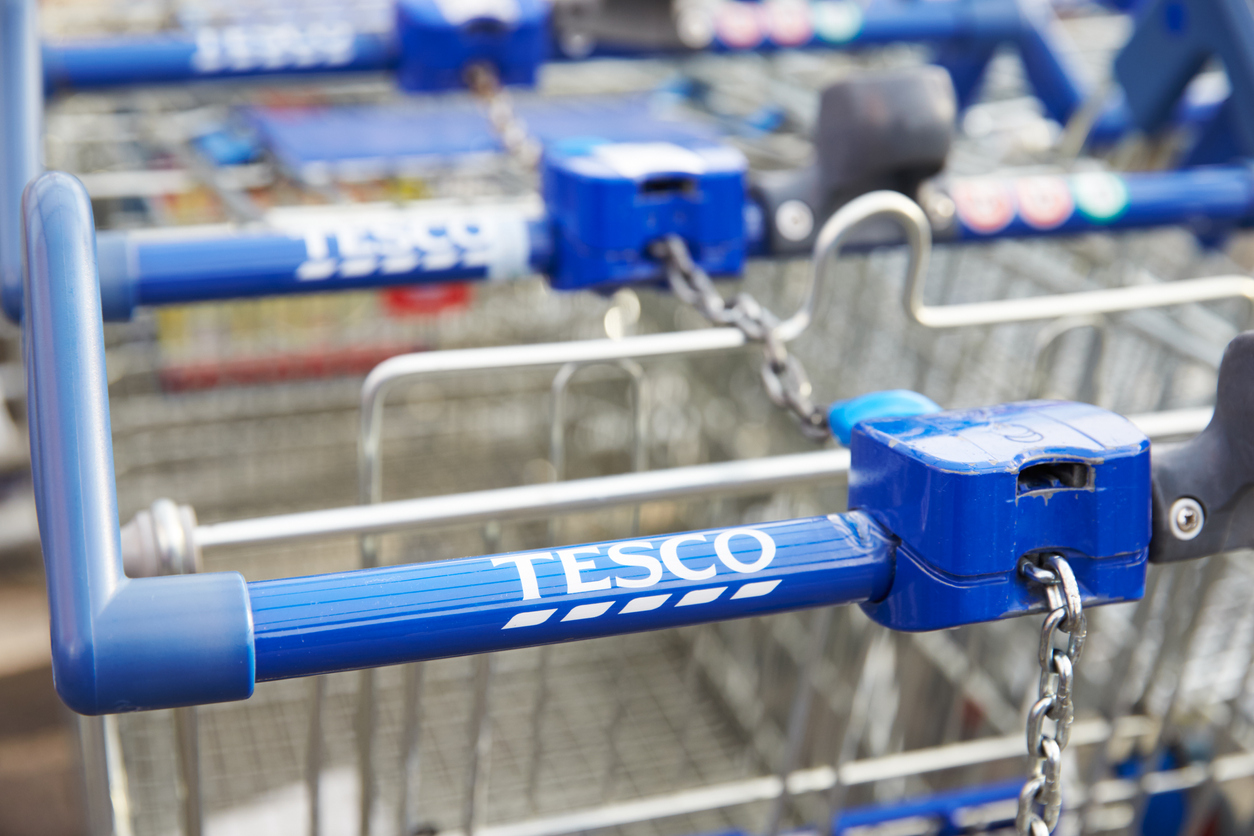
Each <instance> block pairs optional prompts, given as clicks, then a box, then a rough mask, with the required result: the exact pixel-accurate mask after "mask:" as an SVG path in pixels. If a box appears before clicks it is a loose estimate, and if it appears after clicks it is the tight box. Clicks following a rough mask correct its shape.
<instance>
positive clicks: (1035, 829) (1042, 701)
mask: <svg viewBox="0 0 1254 836" xmlns="http://www.w3.org/2000/svg"><path fill="white" fill-rule="evenodd" d="M1019 573H1020V574H1022V575H1023V576H1024V577H1025V578H1027V579H1028V581H1029V582H1030V583H1034V584H1039V585H1040V586H1042V587H1043V588H1044V591H1045V600H1046V602H1047V605H1048V606H1049V614H1048V615H1046V616H1045V623H1044V625H1043V626H1042V627H1041V643H1040V646H1039V647H1038V648H1037V654H1036V655H1037V660H1038V662H1039V663H1040V666H1041V679H1040V686H1039V688H1038V691H1037V693H1038V695H1039V696H1038V699H1037V701H1036V702H1035V703H1034V704H1033V705H1032V708H1031V709H1030V710H1029V711H1028V729H1027V743H1028V756H1029V757H1031V758H1033V759H1034V761H1033V764H1032V771H1031V772H1030V773H1029V774H1028V780H1027V783H1025V784H1024V785H1023V790H1022V791H1020V793H1019V813H1018V815H1016V816H1015V830H1016V831H1017V833H1018V836H1049V834H1050V833H1051V832H1052V831H1053V829H1054V828H1055V827H1056V826H1057V824H1058V817H1059V814H1060V813H1061V811H1062V780H1061V779H1062V752H1063V749H1065V748H1067V741H1068V740H1069V739H1070V738H1071V724H1072V722H1073V721H1074V720H1075V704H1074V701H1073V695H1074V689H1075V666H1076V663H1077V662H1078V661H1079V659H1080V652H1081V651H1082V650H1083V649H1084V638H1085V636H1086V635H1087V634H1088V625H1087V622H1086V620H1085V616H1084V611H1083V609H1082V608H1081V604H1080V588H1079V586H1078V585H1077V584H1076V580H1075V575H1074V574H1073V573H1072V571H1071V566H1070V565H1068V563H1067V561H1066V560H1065V559H1064V558H1063V557H1062V555H1058V554H1051V555H1046V556H1045V557H1044V560H1043V561H1042V562H1041V564H1040V565H1038V564H1037V563H1034V562H1033V561H1032V560H1030V559H1028V558H1024V559H1023V560H1022V561H1021V562H1020V563H1019ZM1059 631H1062V632H1064V633H1067V634H1068V639H1067V648H1066V650H1063V649H1061V648H1057V647H1054V641H1055V636H1057V634H1058V632H1059ZM1046 718H1048V719H1050V720H1053V721H1054V731H1053V734H1052V735H1051V734H1047V733H1046V732H1045V720H1046ZM1038 810H1039V812H1038Z"/></svg>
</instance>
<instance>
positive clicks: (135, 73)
mask: <svg viewBox="0 0 1254 836" xmlns="http://www.w3.org/2000/svg"><path fill="white" fill-rule="evenodd" d="M274 28H275V27H251V28H250V27H235V28H234V29H223V30H204V31H203V32H202V33H201V34H200V36H199V37H197V36H193V35H183V34H169V35H146V36H133V37H119V38H101V39H92V40H82V41H65V42H51V43H46V44H44V47H43V64H44V72H43V79H44V87H45V89H46V90H47V91H49V92H55V91H59V90H90V89H95V88H101V87H117V86H126V85H135V84H169V83H178V82H184V81H193V80H196V79H213V78H245V77H250V76H270V75H287V74H294V73H295V74H299V73H328V72H336V73H338V72H381V71H385V70H390V69H393V68H395V67H396V65H397V62H398V60H399V55H398V52H397V48H396V41H395V38H394V37H392V36H391V35H378V34H372V33H348V34H347V35H346V37H343V38H340V37H333V38H328V37H321V38H320V37H317V36H316V35H315V36H312V37H311V36H310V35H309V33H308V32H307V31H306V32H302V31H301V30H299V29H297V28H296V27H283V28H284V29H285V31H288V32H292V33H294V37H292V38H291V41H290V43H289V42H286V41H282V40H280V41H279V42H278V43H276V42H275V41H276V39H275V38H274V37H273V36H272V33H271V32H270V30H271V29H274ZM340 41H342V42H340Z"/></svg>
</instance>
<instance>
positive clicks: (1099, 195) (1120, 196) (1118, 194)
mask: <svg viewBox="0 0 1254 836" xmlns="http://www.w3.org/2000/svg"><path fill="white" fill-rule="evenodd" d="M1071 194H1072V195H1074V196H1075V205H1076V208H1077V209H1079V210H1080V214H1081V215H1083V216H1084V217H1086V218H1088V219H1089V220H1090V221H1095V222H1097V223H1105V222H1107V221H1113V220H1114V219H1115V218H1117V217H1119V216H1120V215H1122V214H1123V213H1124V210H1126V209H1127V208H1128V187H1127V186H1126V185H1125V184H1124V182H1123V178H1122V177H1119V176H1117V175H1114V174H1107V173H1106V172H1104V171H1092V172H1088V173H1085V174H1076V175H1073V176H1072V178H1071Z"/></svg>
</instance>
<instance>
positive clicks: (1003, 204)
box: [950, 178, 1015, 235]
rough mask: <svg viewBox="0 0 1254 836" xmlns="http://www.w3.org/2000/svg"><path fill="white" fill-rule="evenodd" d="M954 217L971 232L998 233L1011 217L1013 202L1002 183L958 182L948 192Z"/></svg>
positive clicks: (999, 181)
mask: <svg viewBox="0 0 1254 836" xmlns="http://www.w3.org/2000/svg"><path fill="white" fill-rule="evenodd" d="M950 194H951V196H952V197H953V199H954V206H955V208H956V209H957V210H958V217H959V218H960V219H961V220H962V223H963V224H964V225H965V226H967V227H968V228H970V229H971V230H973V231H975V232H979V233H982V234H984V235H992V234H993V233H994V232H1001V231H1002V230H1003V229H1005V228H1006V227H1007V226H1009V225H1010V222H1011V221H1012V220H1014V217H1015V199H1014V194H1013V193H1012V192H1011V190H1010V186H1009V185H1008V184H1007V183H1006V181H1005V180H993V179H989V178H981V179H977V180H960V181H958V182H957V183H955V184H954V186H953V189H952V191H951V192H950Z"/></svg>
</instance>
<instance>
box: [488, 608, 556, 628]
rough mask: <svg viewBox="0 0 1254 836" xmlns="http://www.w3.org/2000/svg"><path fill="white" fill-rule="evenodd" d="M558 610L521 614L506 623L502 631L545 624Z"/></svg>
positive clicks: (533, 611)
mask: <svg viewBox="0 0 1254 836" xmlns="http://www.w3.org/2000/svg"><path fill="white" fill-rule="evenodd" d="M555 612H557V610H532V611H530V612H520V613H518V614H517V615H515V616H514V617H513V618H511V619H510V620H509V621H507V622H505V626H504V627H502V628H501V629H502V630H512V629H513V628H515V627H535V626H536V625H537V624H543V623H544V622H546V621H548V620H549V616H551V615H552V614H553V613H555Z"/></svg>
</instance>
